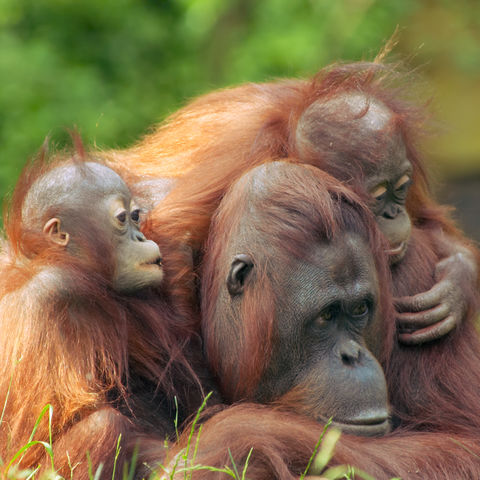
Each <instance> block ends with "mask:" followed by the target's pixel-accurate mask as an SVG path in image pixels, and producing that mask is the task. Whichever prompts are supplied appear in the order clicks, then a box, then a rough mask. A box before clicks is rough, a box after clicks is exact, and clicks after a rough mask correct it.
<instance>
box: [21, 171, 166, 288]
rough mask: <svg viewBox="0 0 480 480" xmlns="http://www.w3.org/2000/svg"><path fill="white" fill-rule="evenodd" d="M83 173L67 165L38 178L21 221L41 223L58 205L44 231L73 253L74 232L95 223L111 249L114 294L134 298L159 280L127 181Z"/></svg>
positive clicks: (157, 261)
mask: <svg viewBox="0 0 480 480" xmlns="http://www.w3.org/2000/svg"><path fill="white" fill-rule="evenodd" d="M82 168H83V167H82ZM84 168H85V170H84V171H81V170H80V168H79V167H78V166H76V165H73V164H67V165H64V166H60V167H58V168H56V169H54V170H53V171H51V172H49V173H48V174H47V175H45V176H44V177H42V178H40V180H39V181H37V182H36V183H35V184H34V185H33V186H32V188H31V190H30V192H29V194H28V196H27V199H26V202H25V205H27V208H25V209H24V211H23V212H22V219H23V221H24V222H29V224H30V225H35V223H38V222H39V221H41V220H40V217H42V216H41V215H39V214H38V212H39V211H42V210H43V211H45V210H46V209H47V208H51V207H56V206H58V208H57V209H56V210H57V211H58V212H59V213H58V214H57V215H56V216H55V217H54V218H50V219H49V220H48V221H47V222H46V223H45V224H44V226H43V232H44V234H45V235H47V236H48V238H49V239H50V240H51V241H52V242H54V243H57V244H59V245H62V246H64V247H65V248H66V249H67V250H68V251H70V252H71V253H72V254H75V252H76V251H78V250H77V249H78V248H81V247H79V245H77V244H76V232H79V229H82V230H83V231H84V230H85V229H88V227H89V225H88V222H92V223H91V224H90V225H91V226H93V222H95V226H96V227H97V228H98V227H100V228H101V229H102V230H104V233H105V235H106V238H107V239H109V241H110V245H111V246H112V248H113V249H114V252H113V253H114V255H113V257H114V261H115V268H114V275H113V279H112V284H113V288H114V289H115V290H117V291H118V292H121V293H133V292H136V291H138V290H141V289H143V288H146V287H150V286H157V285H159V284H160V283H161V281H162V278H163V271H162V267H161V255H160V250H159V248H158V245H157V244H156V243H155V242H153V241H151V240H147V239H146V238H145V236H144V235H143V233H141V232H140V230H139V214H140V210H139V209H138V207H137V206H136V205H135V202H134V201H133V200H132V197H131V194H130V192H129V190H128V188H127V186H126V185H125V182H124V181H123V180H122V179H121V177H120V176H119V175H118V174H117V173H115V172H114V171H113V170H111V169H110V168H108V167H106V166H104V165H101V164H98V163H94V162H88V163H86V164H85V165H84ZM39 206H42V207H43V209H42V208H39ZM67 207H68V209H67ZM72 212H73V213H72ZM76 215H77V216H76ZM85 219H86V220H85ZM85 223H87V225H85ZM38 227H40V225H38ZM40 228H42V227H40ZM90 228H91V227H90Z"/></svg>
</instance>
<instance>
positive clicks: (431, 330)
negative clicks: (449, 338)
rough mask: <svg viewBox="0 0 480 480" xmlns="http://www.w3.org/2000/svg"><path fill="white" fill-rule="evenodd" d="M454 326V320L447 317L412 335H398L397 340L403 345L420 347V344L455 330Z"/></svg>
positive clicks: (451, 317)
mask: <svg viewBox="0 0 480 480" xmlns="http://www.w3.org/2000/svg"><path fill="white" fill-rule="evenodd" d="M456 324H457V322H456V321H455V318H454V317H453V316H451V315H449V316H448V317H447V318H446V319H445V320H443V321H441V322H440V323H438V324H436V325H433V326H431V327H427V328H423V329H421V330H417V331H416V332H413V333H400V334H399V335H398V340H399V342H400V343H403V344H404V345H421V344H422V343H427V342H432V341H434V340H438V339H439V338H442V337H444V336H445V335H447V333H449V332H451V331H452V330H453V329H454V328H455V326H456Z"/></svg>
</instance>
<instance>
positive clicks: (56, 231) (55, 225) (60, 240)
mask: <svg viewBox="0 0 480 480" xmlns="http://www.w3.org/2000/svg"><path fill="white" fill-rule="evenodd" d="M60 223H61V222H60V219H59V218H51V219H50V220H49V221H48V222H47V223H46V224H45V225H44V226H43V233H44V234H45V235H46V236H47V237H48V239H49V240H50V241H51V242H53V243H56V244H57V245H61V246H62V247H66V246H67V245H68V241H69V240H70V235H69V234H68V233H67V232H64V231H62V229H61V228H60Z"/></svg>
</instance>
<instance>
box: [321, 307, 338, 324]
mask: <svg viewBox="0 0 480 480" xmlns="http://www.w3.org/2000/svg"><path fill="white" fill-rule="evenodd" d="M337 310H338V309H337V308H336V307H335V306H330V307H327V308H326V309H325V310H322V312H321V313H320V320H321V321H324V322H331V321H332V320H334V319H335V316H336V314H337Z"/></svg>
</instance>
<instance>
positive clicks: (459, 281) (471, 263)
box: [395, 248, 477, 345]
mask: <svg viewBox="0 0 480 480" xmlns="http://www.w3.org/2000/svg"><path fill="white" fill-rule="evenodd" d="M435 280H436V283H435V285H434V286H433V287H432V288H431V289H430V290H428V291H426V292H422V293H419V294H417V295H414V296H411V297H399V298H396V299H395V307H396V309H397V312H398V313H397V328H398V330H399V335H398V338H399V341H400V342H401V343H403V344H405V345H419V344H422V343H426V342H431V341H433V340H437V339H439V338H441V337H443V336H444V335H446V334H447V333H449V332H450V331H452V330H453V329H454V328H455V327H457V326H458V325H460V323H461V322H462V319H463V318H464V315H465V313H466V311H467V308H468V304H469V298H468V292H469V291H471V290H472V285H475V283H476V282H477V265H476V262H475V258H474V256H473V255H472V253H471V252H470V251H469V250H467V249H466V248H459V249H457V251H456V253H454V254H452V255H450V256H449V257H447V258H445V259H443V260H441V261H440V262H439V263H437V265H436V268H435ZM463 287H466V288H463Z"/></svg>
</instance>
